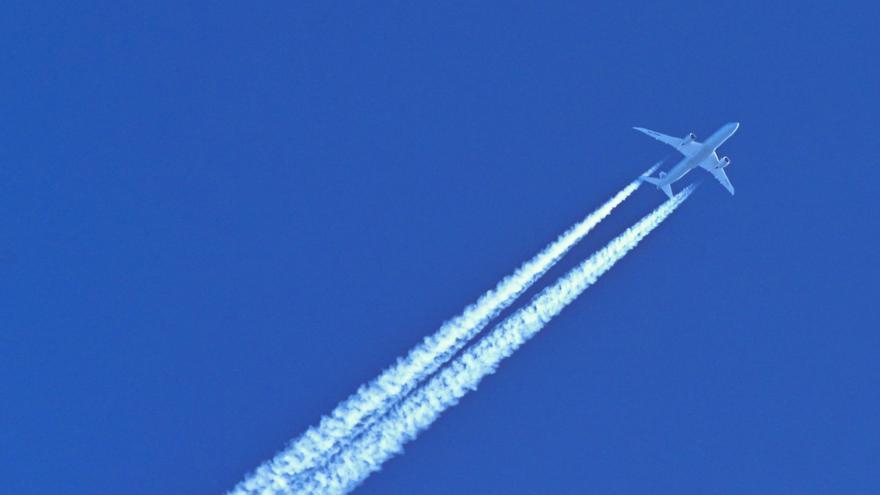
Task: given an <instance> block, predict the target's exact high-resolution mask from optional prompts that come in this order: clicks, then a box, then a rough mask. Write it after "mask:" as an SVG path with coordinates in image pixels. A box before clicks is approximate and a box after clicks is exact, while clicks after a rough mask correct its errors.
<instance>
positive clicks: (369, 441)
mask: <svg viewBox="0 0 880 495" xmlns="http://www.w3.org/2000/svg"><path fill="white" fill-rule="evenodd" d="M695 187H696V186H693V185H691V186H688V187H687V188H685V189H684V190H682V191H681V192H679V193H678V194H677V195H675V196H674V197H672V198H670V199H669V200H667V201H666V202H664V203H663V204H662V205H660V206H659V207H657V209H655V210H654V211H653V212H651V213H650V214H648V215H647V216H645V217H643V218H642V219H641V220H639V222H638V223H636V224H635V225H633V226H632V227H630V228H629V229H627V230H626V231H625V232H623V233H622V234H620V235H619V236H618V237H616V238H615V239H614V240H612V241H611V242H609V243H608V244H607V245H606V246H605V247H604V248H602V249H601V250H600V251H597V252H596V253H595V254H593V255H592V256H591V257H590V258H589V259H587V260H586V261H584V262H582V263H581V264H580V265H578V266H577V267H575V268H574V269H573V270H571V271H570V272H568V273H567V274H566V275H565V276H563V277H562V278H560V279H559V280H558V281H557V282H556V284H554V285H552V286H550V287H547V288H546V289H544V290H543V291H541V292H540V293H539V294H538V295H536V296H535V297H534V298H533V299H532V301H531V303H530V304H529V305H528V306H526V307H524V308H522V309H520V310H519V311H517V312H516V313H514V314H513V315H511V316H510V317H509V318H507V319H506V320H504V321H503V322H502V323H500V324H499V325H497V326H496V327H495V329H494V330H493V331H492V332H491V333H489V334H488V335H487V336H486V337H484V338H482V339H481V340H480V341H478V342H477V343H476V344H474V345H472V346H471V347H470V348H468V349H467V350H466V351H465V352H464V353H462V355H461V356H459V357H458V358H456V359H455V360H454V361H452V362H451V363H450V364H449V365H448V366H446V367H445V368H444V369H443V371H441V372H440V373H438V374H437V375H436V376H434V378H432V379H431V380H430V381H429V382H428V383H426V384H425V385H424V386H422V387H421V388H420V389H418V390H416V391H415V392H414V393H413V394H412V395H410V396H409V397H407V398H406V399H405V400H403V401H402V402H400V403H399V404H397V405H396V406H395V407H394V408H393V409H391V410H390V411H389V413H388V414H387V415H386V416H385V417H383V418H382V419H381V420H379V421H377V422H376V423H375V424H374V425H373V427H372V428H371V429H370V430H368V431H366V432H365V433H364V434H363V435H361V436H360V437H359V438H357V439H356V440H355V441H354V442H352V443H351V444H350V445H349V446H348V447H347V448H346V449H345V450H343V451H342V452H341V453H339V454H338V455H336V456H335V457H333V458H332V459H331V460H330V462H329V463H328V464H327V465H325V466H324V467H323V468H319V469H317V470H314V472H313V473H311V477H310V478H308V479H306V480H305V481H302V482H300V483H298V484H296V485H294V486H292V487H291V488H292V492H293V493H309V494H342V493H347V492H349V491H350V490H352V489H354V488H355V487H356V486H357V485H358V484H359V483H360V482H362V481H363V480H364V479H366V478H367V476H369V475H370V473H372V472H374V471H377V470H379V469H380V468H381V466H382V463H384V462H385V461H386V460H388V459H390V458H391V457H393V456H394V455H395V454H396V453H399V452H401V451H402V448H403V444H405V443H406V442H408V441H410V440H413V439H415V438H416V436H417V435H418V434H419V432H420V431H422V430H424V429H425V428H427V427H428V426H430V425H431V423H432V422H434V420H436V419H437V417H438V416H439V415H440V414H441V413H442V412H443V411H445V410H446V409H448V408H450V407H452V406H454V405H455V404H456V403H457V402H458V400H459V399H460V398H461V397H463V396H464V395H465V394H466V393H467V392H468V391H470V390H476V388H477V384H479V382H480V380H481V379H482V378H483V377H485V376H486V375H489V374H491V373H493V372H494V371H495V369H496V367H497V366H498V364H499V363H500V362H501V360H503V359H504V358H506V357H507V356H510V355H511V354H512V353H513V352H514V351H516V349H517V348H519V347H520V346H521V345H522V344H523V343H525V342H526V341H527V340H528V339H529V338H531V337H532V336H534V335H535V334H537V333H538V331H540V330H541V328H543V327H544V325H546V324H547V323H548V322H549V321H550V320H551V319H552V318H553V317H554V316H556V315H557V314H558V313H559V312H560V311H562V309H563V308H565V306H567V305H568V304H569V303H571V302H572V301H574V300H575V298H577V297H578V296H579V295H580V294H581V293H582V292H583V291H584V290H585V289H586V288H587V287H589V286H590V285H592V284H593V283H594V282H596V280H598V278H599V277H600V276H601V275H602V274H604V273H605V272H606V271H608V270H609V269H610V268H611V267H612V266H614V264H615V263H616V262H617V261H618V260H620V259H621V258H623V256H624V255H626V253H628V252H629V251H630V250H631V249H633V248H634V247H635V246H636V245H637V244H638V243H639V241H641V240H642V239H643V238H644V237H645V236H646V235H648V233H650V232H651V231H652V230H653V229H654V228H656V227H657V226H658V225H660V223H662V222H663V220H664V219H666V218H667V217H668V216H669V215H670V214H671V213H672V212H673V211H674V210H675V209H676V208H677V207H678V206H679V205H680V204H681V203H682V202H684V201H685V200H686V199H687V198H688V196H690V194H691V193H692V192H693V190H694V188H695Z"/></svg>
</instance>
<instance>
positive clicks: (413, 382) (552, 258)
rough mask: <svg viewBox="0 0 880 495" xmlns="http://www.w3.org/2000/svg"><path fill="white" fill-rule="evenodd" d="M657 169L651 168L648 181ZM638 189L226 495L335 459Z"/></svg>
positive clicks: (286, 482)
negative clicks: (343, 448) (343, 449)
mask: <svg viewBox="0 0 880 495" xmlns="http://www.w3.org/2000/svg"><path fill="white" fill-rule="evenodd" d="M659 165H660V163H658V164H656V165H654V166H653V167H651V169H649V170H648V172H646V174H645V175H650V174H651V173H652V172H653V171H654V170H655V169H656V168H657V167H658V166H659ZM640 184H641V179H637V180H635V181H633V182H631V183H630V184H628V185H627V186H626V187H624V188H623V189H622V190H621V191H620V192H618V193H617V194H615V195H614V196H612V197H611V199H609V200H608V201H607V202H605V204H603V205H602V206H600V207H599V208H598V209H597V210H595V211H593V212H592V213H590V214H589V215H587V216H586V217H585V218H584V219H583V220H581V221H580V222H578V223H577V224H575V225H574V226H572V227H571V228H569V229H568V230H567V231H565V232H564V233H563V234H562V235H560V236H559V237H558V238H557V239H556V240H555V241H554V242H552V243H551V244H550V245H548V246H547V247H546V248H544V250H543V251H541V252H540V253H538V254H537V255H536V256H535V257H534V258H532V259H530V260H528V261H526V262H525V263H523V264H522V266H520V267H519V268H518V269H517V270H516V271H515V272H514V273H513V274H511V275H509V276H508V277H506V278H505V279H503V280H501V281H500V282H499V283H498V285H497V286H496V287H495V288H494V289H492V290H489V291H488V292H486V293H485V294H483V295H482V296H481V297H480V298H479V299H478V300H477V302H475V303H474V304H472V305H470V306H468V307H466V308H465V309H464V311H463V312H462V313H461V314H460V315H459V316H456V317H455V318H453V319H451V320H449V321H447V322H446V323H444V324H443V325H442V326H441V327H440V329H439V330H437V331H436V332H435V333H434V334H433V335H429V336H427V337H425V339H424V340H423V341H422V342H421V343H420V344H418V345H417V346H416V347H414V348H413V349H412V350H410V352H409V354H407V355H406V356H405V357H402V358H398V360H397V362H396V363H395V364H394V365H392V366H390V367H389V368H387V369H386V370H385V371H383V372H382V374H380V375H379V376H378V377H377V378H375V379H374V380H373V381H371V382H370V383H368V384H366V385H363V386H361V387H360V388H359V389H358V391H357V392H355V393H354V394H352V395H351V396H350V397H348V398H347V399H346V400H345V401H343V402H341V403H340V404H339V405H337V406H336V408H335V409H334V410H333V412H332V413H331V414H330V415H329V416H325V417H323V418H322V419H321V421H320V423H319V424H318V425H317V426H315V427H312V428H309V430H307V431H306V432H305V433H303V434H302V435H300V436H299V437H298V438H296V439H294V440H293V441H292V442H291V443H290V444H289V446H288V447H287V448H286V449H284V450H282V451H281V452H279V453H278V454H276V455H275V457H274V458H273V459H271V460H269V461H266V462H265V463H263V464H262V465H261V466H260V467H258V468H257V469H256V471H254V472H253V473H252V474H250V475H249V476H248V477H246V478H245V479H244V480H243V481H241V482H240V483H239V484H238V485H237V486H236V487H235V488H234V489H233V490H232V491H231V492H229V495H254V494H273V493H277V492H280V493H285V491H286V489H287V488H288V487H290V486H292V484H294V483H296V482H297V477H298V476H301V475H304V474H306V473H307V471H309V470H313V469H315V468H317V467H319V466H321V465H322V464H324V463H325V462H327V460H328V459H329V458H330V457H331V456H332V455H334V454H335V453H337V452H338V451H339V450H340V449H341V448H342V447H343V446H344V445H345V444H346V443H348V442H350V441H351V440H352V439H354V438H355V437H356V436H357V435H359V434H360V433H361V432H362V431H364V429H365V428H366V427H368V426H370V425H371V424H372V423H373V422H374V421H375V420H377V419H378V418H380V417H381V416H382V415H383V414H385V413H386V412H387V411H388V409H389V408H390V407H391V406H393V405H394V404H395V403H396V402H397V401H399V400H400V399H401V398H402V397H404V396H406V395H407V394H408V393H409V392H411V391H412V390H413V389H414V388H415V387H416V386H417V385H418V384H419V383H420V382H421V381H422V380H424V379H425V378H427V377H428V376H430V375H431V374H433V373H434V372H435V371H437V369H439V368H440V366H442V365H443V364H445V363H446V362H447V361H448V360H449V359H451V358H452V356H454V355H455V354H456V353H457V352H458V351H459V350H461V348H462V347H464V346H465V345H466V344H467V342H468V341H469V340H471V339H472V338H473V337H474V336H475V335H477V334H478V333H479V332H480V331H481V330H482V329H483V328H485V326H486V325H487V324H488V323H489V322H490V321H491V320H492V319H494V318H496V317H497V316H498V314H499V313H500V312H501V311H503V310H504V309H505V308H507V307H508V306H510V304H512V303H513V301H514V300H516V298H517V297H519V296H520V295H521V294H522V293H523V292H524V291H525V290H527V289H528V288H529V287H530V286H531V285H532V284H534V282H535V281H536V280H537V279H538V278H540V277H541V276H542V275H543V274H544V273H546V272H547V270H549V269H550V268H551V267H552V266H553V265H554V264H555V263H556V262H557V261H558V260H559V259H560V258H561V257H562V256H563V255H564V254H565V253H567V252H568V251H569V250H570V249H571V248H572V247H573V246H574V245H575V244H577V243H578V242H579V241H580V240H581V239H583V238H584V236H586V235H587V233H588V232H589V231H590V230H592V229H593V227H595V226H596V225H597V224H598V223H599V222H601V221H602V220H603V219H604V218H605V217H607V216H608V215H609V214H610V213H611V211H612V210H614V208H615V207H617V206H618V205H619V204H621V203H622V202H623V201H624V200H625V199H626V198H628V197H629V196H630V195H631V194H632V193H633V192H635V190H636V189H638V187H639V185H640Z"/></svg>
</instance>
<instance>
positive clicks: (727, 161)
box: [718, 156, 730, 168]
mask: <svg viewBox="0 0 880 495" xmlns="http://www.w3.org/2000/svg"><path fill="white" fill-rule="evenodd" d="M719 162H720V163H719V164H718V168H724V167H726V166H728V165H730V158H728V157H726V156H725V157H724V158H722V159H721V160H719Z"/></svg>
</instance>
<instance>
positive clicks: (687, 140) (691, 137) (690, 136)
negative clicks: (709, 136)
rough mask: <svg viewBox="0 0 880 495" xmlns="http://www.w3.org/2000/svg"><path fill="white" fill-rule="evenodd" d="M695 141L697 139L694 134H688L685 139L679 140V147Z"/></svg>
mask: <svg viewBox="0 0 880 495" xmlns="http://www.w3.org/2000/svg"><path fill="white" fill-rule="evenodd" d="M695 139H697V135H696V134H694V133H693V132H692V133H690V134H688V135H687V136H685V137H683V138H682V140H681V145H682V146H684V145H686V144H688V143H690V142H692V141H694V140H695Z"/></svg>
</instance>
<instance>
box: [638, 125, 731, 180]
mask: <svg viewBox="0 0 880 495" xmlns="http://www.w3.org/2000/svg"><path fill="white" fill-rule="evenodd" d="M633 129H635V130H637V131H639V132H644V133H645V134H647V135H649V136H651V137H652V138H654V139H656V140H658V141H662V142H664V143H666V144H668V145H669V146H672V147H673V148H675V149H677V150H678V151H679V153H681V154H682V155H684V158H683V159H682V160H681V161H680V162H678V164H677V165H675V166H674V167H672V168H671V169H670V170H669V172H668V173H667V172H660V174H659V177H650V176H642V177H641V179H642V180H643V181H645V182H647V183H649V184H654V185H655V186H657V189H660V190H662V191H663V192H664V193H666V195H667V196H669V197H670V198H671V197H672V183H673V182H675V181H677V180H678V179H681V178H682V177H684V176H685V175H687V173H688V172H690V171H691V170H693V169H695V168H697V167H701V168H703V169H706V170H707V171H708V172H709V173H710V174H712V175H713V176H715V178H716V179H718V182H720V183H721V185H722V186H724V188H725V189H727V191H728V192H730V194H731V195H733V184H731V183H730V179H728V178H727V174H726V173H725V172H724V168H725V167H727V166H728V165H730V158H728V157H726V156H725V157H723V158H720V159H719V158H718V154H717V153H716V152H715V150H717V149H718V147H719V146H721V145H722V144H724V142H725V141H727V140H728V139H729V138H730V136H733V133H734V132H736V130H737V129H739V122H731V123H729V124H725V125H724V126H722V127H721V129H718V130H717V131H715V134H712V135H711V136H709V139H707V140H706V142H705V143H700V142H698V141H697V136H696V135H695V134H694V133H693V132H691V133H689V134H688V135H686V136H685V137H683V138H676V137H672V136H667V135H666V134H660V133H659V132H656V131H652V130H650V129H645V128H643V127H633Z"/></svg>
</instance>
